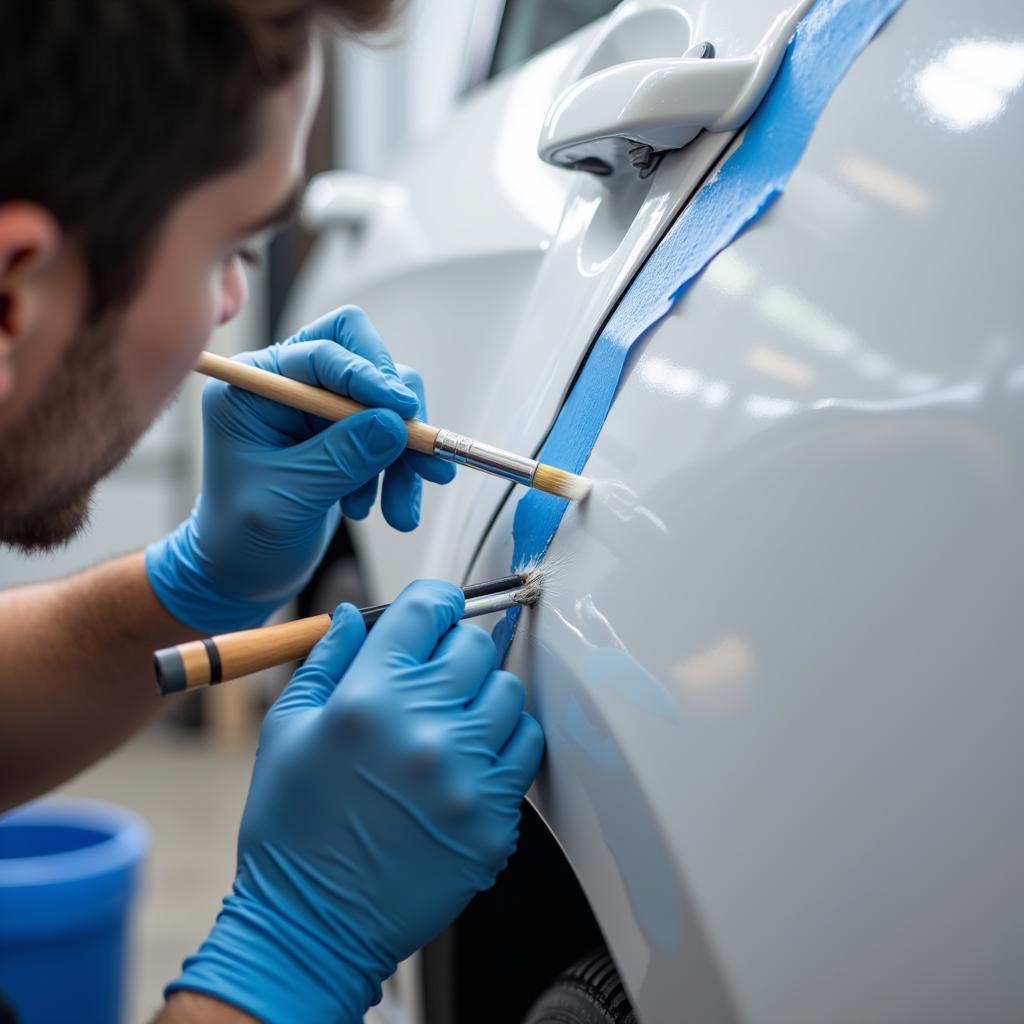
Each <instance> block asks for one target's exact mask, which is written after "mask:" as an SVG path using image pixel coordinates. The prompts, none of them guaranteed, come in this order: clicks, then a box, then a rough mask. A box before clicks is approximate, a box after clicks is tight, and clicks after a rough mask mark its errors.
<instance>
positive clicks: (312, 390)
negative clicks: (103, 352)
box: [196, 352, 438, 455]
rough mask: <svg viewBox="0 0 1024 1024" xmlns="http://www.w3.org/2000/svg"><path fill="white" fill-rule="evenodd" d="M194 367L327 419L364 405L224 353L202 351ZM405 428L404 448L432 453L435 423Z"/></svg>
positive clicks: (416, 422)
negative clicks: (229, 356)
mask: <svg viewBox="0 0 1024 1024" xmlns="http://www.w3.org/2000/svg"><path fill="white" fill-rule="evenodd" d="M196 371H197V372H198V373H201V374H203V375H204V376H207V377H215V378H216V379H217V380H222V381H224V382H225V383H226V384H234V385H235V386H236V387H240V388H244V389H245V390H246V391H252V392H253V393H254V394H257V395H262V396H263V397H264V398H269V399H270V400H271V401H274V402H280V403H281V404H282V405H290V406H291V407H292V408H293V409H301V410H302V411H303V412H308V413H311V414H312V415H314V416H322V417H323V418H324V419H327V420H344V419H347V418H348V417H349V416H354V415H355V414H356V413H357V412H363V410H364V409H366V408H367V406H365V405H360V403H359V402H354V401H353V400H352V399H351V398H345V397H344V396H343V395H336V394H335V393H334V392H333V391H328V390H327V389H326V388H316V387H313V385H312V384H303V383H302V382H301V381H297V380H292V379H291V378H290V377H282V376H281V374H279V373H271V372H270V371H269V370H261V369H259V367H256V366H249V365H248V364H246V363H239V362H236V361H235V360H234V359H225V357H224V356H218V355H214V354H213V353H212V352H203V353H202V355H200V357H199V362H198V363H196ZM405 429H406V433H407V434H408V440H407V441H406V447H407V448H411V449H412V450H413V451H416V452H423V453H424V454H426V455H433V454H434V439H435V438H436V437H437V432H438V428H437V427H432V426H431V425H430V424H429V423H424V422H423V421H422V420H406V421H405Z"/></svg>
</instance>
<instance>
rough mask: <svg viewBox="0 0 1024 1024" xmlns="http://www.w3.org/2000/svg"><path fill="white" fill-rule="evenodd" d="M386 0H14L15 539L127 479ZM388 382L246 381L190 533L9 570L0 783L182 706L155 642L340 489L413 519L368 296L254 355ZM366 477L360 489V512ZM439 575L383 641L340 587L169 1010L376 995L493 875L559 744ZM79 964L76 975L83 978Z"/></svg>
mask: <svg viewBox="0 0 1024 1024" xmlns="http://www.w3.org/2000/svg"><path fill="white" fill-rule="evenodd" d="M391 7H392V3H391V2H389V0H174V2H171V3H169V2H166V0H51V2H50V3H47V4H39V3H37V2H36V0H7V2H5V3H4V5H3V8H2V10H0V76H2V87H0V124H2V125H3V130H4V142H3V146H2V148H0V540H2V541H4V542H6V543H9V544H12V545H16V546H19V547H21V548H23V549H25V550H30V551H31V550H41V549H45V548H46V547H47V546H50V545H54V544H59V543H61V542H63V541H65V540H66V539H67V538H69V537H71V536H72V535H73V534H74V533H75V532H76V531H77V530H78V529H79V528H80V527H81V526H82V524H83V522H84V521H85V519H86V516H87V509H88V502H89V494H90V491H91V489H92V487H93V485H94V484H95V483H96V481H97V480H98V479H100V478H101V477H102V476H103V475H104V474H106V473H107V472H109V471H110V469H111V468H112V467H114V466H115V465H116V464H117V463H118V462H119V461H120V460H121V459H122V458H123V457H124V456H125V454H126V453H127V452H128V450H129V449H130V448H131V446H132V444H133V443H134V441H135V440H136V439H137V438H138V437H139V435H140V434H141V433H142V432H143V431H144V430H145V428H146V427H147V425H148V424H149V423H150V422H151V421H152V420H153V418H154V417H155V416H156V415H157V413H158V412H159V410H160V409H161V408H162V407H163V406H164V405H165V404H166V402H167V401H168V400H169V398H170V397H171V395H172V394H173V393H174V391H175V389H176V388H177V387H178V386H179V384H180V383H181V381H182V380H183V378H184V377H185V376H186V375H187V374H188V372H189V369H190V367H191V366H192V365H193V363H194V362H195V359H196V357H197V355H198V353H199V352H200V351H201V350H202V348H203V347H204V345H205V343H206V341H207V338H208V336H209V334H210V332H211V330H212V329H213V328H214V327H215V326H216V325H217V324H219V323H223V322H224V321H226V320H229V319H230V318H231V317H233V316H234V315H235V314H236V313H237V312H238V311H239V309H240V308H241V307H242V304H243V303H244V301H245V282H244V274H243V270H242V267H241V263H242V262H243V261H244V260H245V259H247V258H249V251H250V249H251V248H252V247H253V245H254V243H255V242H256V241H257V240H258V239H259V238H260V237H261V236H262V235H264V234H265V233H266V232H267V231H268V230H269V229H272V228H273V226H274V225H275V224H277V223H279V222H280V221H281V220H282V219H283V218H285V217H287V216H288V214H289V213H290V211H291V210H293V209H294V207H295V202H296V196H297V195H298V194H299V191H300V188H301V185H302V175H303V153H304V149H305V142H306V136H307V132H308V128H309V122H310V118H311V114H312V112H313V110H314V108H315V106H316V103H317V99H318V96H319V91H320V66H319V63H318V59H317V57H316V53H317V49H316V46H315V45H314V43H315V36H316V33H317V31H318V26H319V25H320V24H321V23H322V22H323V21H324V20H325V19H333V20H334V21H335V22H337V23H339V24H340V25H342V26H343V27H344V28H347V29H349V30H352V31H357V32H359V31H367V30H371V29H375V28H377V27H379V26H381V25H382V24H383V23H384V22H385V21H386V20H387V19H388V18H389V17H390V16H391V15H392V14H393V11H392V10H391ZM247 358H248V359H249V360H250V361H252V362H255V363H257V364H259V365H261V366H264V367H267V368H269V369H271V370H274V371H276V372H279V373H282V374H286V375H288V376H291V377H295V378H297V379H300V380H304V381H308V382H311V383H315V384H319V385H322V386H325V387H329V388H332V389H334V390H336V391H338V392H340V393H343V394H351V395H352V396H354V397H355V398H357V399H358V400H359V401H361V402H363V403H365V404H367V405H370V406H373V407H374V409H373V410H372V411H367V412H365V413H363V414H361V415H359V416H356V417H353V418H352V419H350V420H348V421H346V422H344V423H339V424H328V423H326V422H321V421H316V420H313V419H312V418H311V417H307V416H305V415H302V414H299V413H296V412H294V411H293V410H290V409H286V408H284V407H280V406H276V405H274V404H273V403H271V402H268V401H266V400H263V399H259V398H256V397H254V396H251V395H249V394H245V393H241V392H238V391H236V390H234V389H231V388H228V387H226V386H223V385H219V384H211V385H209V386H208V388H207V390H206V392H205V394H204V431H205V442H204V443H205V461H204V478H203V487H202V492H201V494H200V497H199V500H198V502H197V504H196V507H195V510H194V512H193V514H192V515H191V517H190V518H189V519H188V521H187V522H185V523H184V524H182V526H181V527H180V528H179V529H178V530H177V531H176V532H175V533H174V534H172V535H171V536H170V537H168V538H165V539H164V540H162V541H160V542H158V543H156V544H154V545H152V546H151V547H150V548H149V549H148V550H147V551H146V552H145V553H141V552H140V553H138V554H134V555H128V556H127V557H124V558H120V559H118V560H115V561H113V562H111V563H109V564H106V565H103V566H100V567H98V568H96V569H93V570H91V571H89V572H85V573H83V574H81V575H79V576H76V577H74V578H72V579H68V580H64V581H60V582H54V583H50V584H45V585H41V586H34V587H26V588H23V589H19V590H13V591H10V592H7V593H4V594H2V595H0V701H2V708H3V711H2V714H0V806H2V807H10V806H13V805H15V804H17V803H20V802H22V801H24V800H27V799H30V798H32V797H34V796H36V795H37V794H39V793H42V792H43V791H45V790H46V789H48V788H49V787H52V786H54V785H56V784H58V783H60V782H61V781H62V780H64V779H67V778H68V777H70V776H71V775H73V774H75V773H76V772H78V771H79V770H81V769H82V768H83V767H85V766H86V765H88V764H90V763H91V762H93V761H95V760H96V759H97V758H99V757H102V756H103V755H105V754H106V753H107V752H108V751H110V750H111V749H113V748H114V747H116V746H117V745H118V744H119V743H121V742H122V741H123V740H125V739H126V738H127V737H129V736H131V735H132V734H133V733H134V732H136V731H137V730H138V729H139V728H141V727H142V726H144V725H145V724H146V723H147V722H149V721H150V720H152V719H153V718H154V717H155V715H156V714H157V713H158V711H159V705H160V701H159V698H158V697H157V696H156V688H155V686H154V685H153V680H152V669H151V666H150V655H151V652H152V651H153V650H154V649H155V648H159V647H166V646H168V645H171V644H176V643H179V642H181V641H183V640H187V639H190V638H194V637H195V636H197V635H200V634H201V633H209V632H211V631H221V630H229V629H238V628H242V627H247V626H253V625H256V624H258V623H260V622H261V621H263V620H264V619H265V618H266V617H267V615H269V614H270V613H271V612H272V611H273V610H274V609H275V608H276V607H278V606H279V605H281V604H282V603H283V602H285V601H287V600H288V599H289V598H290V597H291V596H293V595H294V594H295V593H296V592H297V591H298V590H299V589H300V588H301V587H302V586H303V583H304V581H306V580H307V579H308V578H309V576H310V574H311V573H312V571H313V569H314V567H315V566H316V564H317V562H318V560H319V558H320V557H321V555H322V553H323V551H324V548H325V546H326V544H327V542H328V540H329V538H330V536H331V534H332V531H333V530H334V529H335V527H336V525H337V522H338V518H339V515H340V514H342V513H344V514H346V515H349V516H351V517H354V518H359V517H362V516H365V515H366V514H367V513H368V512H369V510H370V507H371V505H372V504H373V503H374V500H375V496H376V493H377V480H378V477H379V476H380V474H382V473H383V483H382V488H381V505H382V509H383V514H384V515H385V517H386V518H387V519H388V521H389V522H390V523H391V524H392V525H393V526H394V527H396V528H397V529H399V530H408V529H412V528H414V527H415V526H416V523H417V520H418V517H419V494H420V488H421V486H422V479H427V480H430V481H434V482H436V483H444V482H446V481H447V480H448V479H449V476H450V470H449V469H448V468H447V467H445V466H444V465H442V464H440V463H437V462H435V461H434V460H431V459H428V458H425V457H422V456H416V455H410V454H407V453H406V452H405V450H404V445H403V440H404V429H403V427H402V418H403V417H408V416H413V415H417V414H422V413H423V412H424V405H423V394H422V385H421V383H420V381H419V379H418V378H417V377H416V375H415V374H413V373H412V372H411V371H402V372H401V373H400V372H399V371H398V370H397V369H396V367H395V366H394V364H393V363H392V361H391V358H390V356H389V355H388V353H387V350H386V349H385V348H384V345H383V344H382V342H381V340H380V339H379V338H378V337H377V335H376V334H375V332H374V330H373V328H372V326H371V325H370V324H369V323H368V322H367V320H366V318H365V316H363V315H362V314H361V313H360V312H359V311H358V310H353V309H342V310H339V311H337V312H335V313H333V314H329V315H328V316H326V317H324V318H323V319H322V320H321V321H319V322H318V323H316V324H313V325H311V326H310V327H308V328H307V329H306V330H305V331H303V332H302V333H301V334H300V335H299V336H298V337H296V338H293V339H291V340H290V341H288V342H286V343H284V344H283V345H279V346H275V347H272V348H270V349H267V350H264V351H262V352H258V353H254V354H252V355H250V356H248V357H247ZM339 503H340V511H339ZM461 609H462V596H461V592H460V591H459V590H458V589H457V588H455V587H454V586H452V585H450V584H445V583H440V582H429V581H428V582H419V583H415V584H413V585H412V586H410V587H409V588H408V589H407V590H406V591H405V593H404V594H402V596H401V597H400V598H399V599H398V600H397V601H396V602H395V605H394V607H393V608H392V609H391V610H390V611H389V612H388V613H387V614H386V615H385V616H384V617H383V618H382V619H381V621H380V623H379V625H378V626H377V627H376V628H375V629H374V632H373V633H372V634H371V635H370V637H369V638H365V639H364V629H363V625H362V620H361V619H360V618H359V616H358V615H357V614H356V613H355V612H354V610H353V609H352V608H351V607H349V606H342V607H341V608H340V609H339V610H338V613H337V615H336V616H335V619H334V624H333V626H332V629H331V631H330V633H329V634H328V635H327V637H326V638H325V639H324V641H323V642H322V643H321V644H319V645H318V646H317V648H316V649H315V650H314V652H313V653H312V655H311V656H310V658H309V659H308V660H307V662H306V664H305V665H304V666H303V667H302V668H301V669H300V670H299V671H298V672H297V673H296V674H295V676H294V678H293V679H292V681H291V683H290V684H289V686H288V687H287V689H286V690H285V691H284V693H283V694H282V696H281V698H280V699H279V700H278V702H277V703H276V704H275V705H274V707H273V708H272V709H271V711H270V713H269V714H268V716H267V720H266V722H265V723H264V726H263V730H262V733H261V737H260V747H259V752H258V754H257V758H256V763H255V767H254V770H253V778H252V784H251V788H250V792H249V796H248V800H247V803H246V808H245V812H244V815H243V820H242V824H241V831H240V834H239V840H238V869H237V876H236V879H235V883H234V886H233V889H232V892H231V893H230V895H228V897H227V898H226V899H225V901H224V905H223V908H222V909H221V911H220V914H219V916H218V918H217V921H216V923H215V924H214V926H213V929H212V931H211V932H210V935H209V938H208V939H207V940H206V941H205V942H204V944H203V945H202V947H201V948H200V949H199V951H198V952H197V953H196V954H195V955H194V956H192V957H190V958H189V959H188V960H186V962H185V965H184V968H183V971H182V974H181V976H180V977H179V978H178V979H177V980H175V981H174V982H172V983H171V985H169V986H168V989H167V1003H166V1006H165V1008H164V1009H163V1011H162V1013H161V1015H160V1017H159V1020H160V1021H161V1022H163V1024H171V1022H175V1024H177V1022H229V1021H250V1020H252V1019H254V1018H255V1019H259V1020H266V1021H272V1022H278V1021H303V1022H317V1021H345V1022H349V1021H357V1020H359V1019H361V1017H362V1015H363V1012H364V1010H365V1009H366V1008H367V1006H369V1005H371V1004H372V1003H374V1002H375V1001H376V1000H377V999H379V997H380V984H381V981H382V980H383V979H384V978H386V977H387V976H388V975H389V974H390V973H391V972H392V971H393V970H394V968H395V966H396V964H397V962H398V961H399V960H401V959H402V958H404V957H405V956H408V955H409V954H410V953H412V952H413V951H414V950H415V949H417V948H418V947H419V946H420V945H422V944H423V943H424V942H426V941H427V940H429V939H430V938H431V937H432V936H434V935H435V934H437V933H438V932H439V931H440V930H441V929H442V928H444V927H445V926H446V925H447V924H448V923H449V922H450V921H451V920H452V919H453V918H454V917H455V916H456V915H457V914H458V912H459V911H460V910H461V909H462V907H463V906H465V904H466V903H467V902H468V900H469V899H470V898H471V897H472V895H473V894H474V893H475V892H477V891H479V890H481V889H484V888H486V887H488V886H489V885H491V884H492V882H493V880H494V878H495V876H496V874H497V872H498V871H499V870H500V869H501V868H502V867H503V865H504V864H505V862H506V860H507V857H508V856H509V854H510V852H511V851H512V849H513V848H514V845H515V839H516V832H517V823H518V817H519V805H520V802H521V799H522V795H523V793H524V792H525V790H526V788H527V787H528V785H529V783H530V780H531V778H532V777H533V775H534V773H535V771H536V769H537V766H538V763H539V760H540V756H541V747H542V739H541V735H540V729H539V726H538V725H537V723H536V722H534V721H533V720H532V719H530V718H529V717H528V716H526V715H524V714H523V713H522V707H523V692H522V687H521V685H520V683H519V682H518V680H516V679H515V677H513V676H511V675H509V674H508V673H504V672H500V671H496V663H497V658H496V654H495V650H494V646H493V644H492V643H491V641H490V638H489V637H488V636H487V635H486V634H485V633H484V632H482V631H481V630H479V629H476V628H474V627H471V626H463V625H459V624H458V620H459V616H460V613H461ZM54 984H60V979H59V978H55V979H54Z"/></svg>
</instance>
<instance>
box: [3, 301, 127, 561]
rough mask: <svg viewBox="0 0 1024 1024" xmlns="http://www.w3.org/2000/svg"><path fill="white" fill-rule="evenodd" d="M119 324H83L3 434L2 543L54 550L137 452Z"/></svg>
mask: <svg viewBox="0 0 1024 1024" xmlns="http://www.w3.org/2000/svg"><path fill="white" fill-rule="evenodd" d="M116 340H117V330H116V327H115V324H114V323H113V322H112V321H111V322H104V323H101V324H98V325H96V326H94V327H89V328H87V329H86V330H84V331H83V332H82V333H81V334H80V335H79V337H78V339H77V340H76V341H75V342H74V344H73V345H72V346H71V349H70V351H69V353H68V355H67V357H66V358H65V359H64V361H63V362H62V363H61V364H60V366H59V368H58V369H57V370H56V371H55V372H54V373H53V375H52V377H51V379H50V380H49V381H48V382H47V384H46V387H45V388H44V389H43V391H42V393H41V394H40V395H39V397H38V399H37V400H36V402H35V403H34V404H33V405H32V406H30V407H29V408H28V410H27V411H26V412H25V415H24V416H22V417H21V419H20V420H19V422H18V423H16V424H15V425H14V427H13V428H12V429H9V430H7V431H5V432H4V434H3V436H2V437H0V543H3V544H8V545H10V546H12V547H14V548H17V549H18V550H20V551H22V552H25V553H27V554H33V553H38V552H41V551H50V550H53V549H54V548H57V547H60V546H61V545H64V544H66V543H67V542H68V541H70V540H71V539H72V538H73V537H75V536H77V535H78V534H79V533H80V532H81V531H82V529H83V528H84V527H85V526H86V524H87V523H88V521H89V513H90V509H91V506H92V492H93V490H94V488H95V486H96V484H97V483H98V482H99V481H100V480H101V479H102V478H103V477H105V476H106V475H107V474H108V473H110V472H111V471H112V470H113V469H114V468H116V467H117V466H118V465H119V464H120V463H121V462H122V461H123V460H124V459H125V458H126V457H127V455H128V454H129V452H130V451H131V450H132V448H133V446H134V445H135V442H136V441H137V440H138V438H139V437H140V436H141V434H142V432H143V430H144V429H145V427H146V424H139V423H135V422H133V421H132V417H131V416H130V415H129V412H128V407H127V403H126V401H125V390H124V388H123V387H122V386H121V382H120V379H119V375H118V367H117V360H116V358H115V347H116Z"/></svg>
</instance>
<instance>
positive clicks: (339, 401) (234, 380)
mask: <svg viewBox="0 0 1024 1024" xmlns="http://www.w3.org/2000/svg"><path fill="white" fill-rule="evenodd" d="M196 372H197V373H201V374H204V375H205V376H207V377H215V378H216V379H217V380H222V381H224V382H225V383H227V384H233V385H234V386H235V387H239V388H243V389H244V390H246V391H251V392H253V393H254V394H257V395H262V396H263V397H264V398H269V399H271V400H272V401H275V402H280V403H281V404H282V405H290V406H292V407H293V408H295V409H301V410H302V411H303V412H308V413H311V414H312V415H314V416H322V417H324V419H330V420H343V419H346V418H347V417H349V416H354V415H355V414H356V413H358V412H362V411H363V410H364V409H365V408H366V406H364V405H360V404H359V402H355V401H353V400H352V399H351V398H345V397H344V396H343V395H337V394H335V393H334V392H333V391H328V390H326V388H316V387H313V386H312V385H311V384H303V383H302V382H301V381H297V380H292V379H291V378H290V377H283V376H281V375H280V374H277V373H271V372H270V371H269V370H261V369H259V368H258V367H255V366H249V365H248V364H247V363H239V362H236V361H235V360H233V359H225V358H224V356H218V355H214V354H213V353H212V352H204V353H203V354H202V355H201V356H200V357H199V362H198V363H197V364H196ZM405 428H406V432H407V433H408V438H409V439H408V441H407V447H409V448H411V449H412V450H413V451H417V452H423V453H424V454H426V455H435V456H437V458H439V459H444V460H445V461H447V462H454V463H457V464H458V465H460V466H468V467H470V468H471V469H478V470H480V471H482V472H484V473H490V474H491V475H492V476H500V477H502V478H503V479H505V480H512V481H514V482H515V483H517V484H524V485H525V486H527V487H535V488H537V490H540V491H546V492H547V493H548V494H554V495H556V496H557V497H559V498H569V499H571V500H573V501H579V500H581V499H583V498H585V497H586V496H587V495H588V494H589V493H590V481H589V480H587V479H586V478H585V477H582V476H577V475H576V474H575V473H569V472H567V471H566V470H564V469H557V468H556V467H554V466H546V465H544V463H542V462H537V461H536V460H534V459H528V458H526V457H525V456H522V455H516V454H514V453H513V452H507V451H504V450H502V449H501V448H495V447H493V446H491V445H489V444H482V443H481V442H480V441H474V440H473V439H472V438H470V437H463V436H462V435H461V434H456V433H454V432H453V431H451V430H443V429H441V428H439V427H432V426H431V425H430V424H429V423H423V422H422V421H420V420H406V421H405Z"/></svg>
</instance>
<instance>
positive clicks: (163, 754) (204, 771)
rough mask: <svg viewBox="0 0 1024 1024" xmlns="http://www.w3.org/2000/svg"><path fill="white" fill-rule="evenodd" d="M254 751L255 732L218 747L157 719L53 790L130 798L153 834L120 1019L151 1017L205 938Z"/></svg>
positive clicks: (231, 865)
mask: <svg viewBox="0 0 1024 1024" xmlns="http://www.w3.org/2000/svg"><path fill="white" fill-rule="evenodd" d="M254 750H255V736H254V737H253V738H252V739H251V741H248V740H246V741H242V742H241V743H239V744H238V745H237V746H236V747H235V748H231V749H224V748H218V747H217V746H214V745H212V744H210V743H208V742H203V741H202V740H200V739H199V738H198V737H196V736H194V735H191V734H188V733H182V732H181V731H180V730H176V729H172V728H170V727H168V726H156V727H154V728H152V729H150V730H149V731H148V732H146V733H144V734H143V735H142V736H140V737H138V738H137V739H136V740H134V741H133V742H132V743H130V744H128V745H127V746H126V747H124V748H122V749H121V750H120V751H118V752H117V753H116V754H114V755H113V756H111V757H109V758H108V759H107V760H105V761H103V762H101V763H100V764H98V765H96V766H95V767H93V768H91V769H90V770H89V771H87V772H85V773H84V774H83V775H81V776H79V777H78V778H77V779H75V780H74V781H73V782H72V783H70V784H69V785H67V786H64V787H63V788H62V789H61V791H60V792H61V793H63V794H68V795H72V796H86V797H93V798H95V799H100V800H110V801H112V802H114V803H117V804H121V805H122V806H125V807H130V808H131V809H132V810H135V811H137V812H138V813H139V814H141V815H142V817H144V818H145V819H146V821H147V822H148V823H149V827H150V829H151V830H152V833H153V848H152V851H151V854H150V858H149V862H148V864H147V865H146V870H145V874H144V884H143V890H142V894H141V897H140V905H139V913H138V915H137V918H136V931H135V942H134V950H135V963H134V964H133V965H132V967H131V972H132V973H131V981H130V988H129V999H128V1005H127V1014H126V1021H130V1022H133V1024H134V1022H138V1024H143V1022H148V1021H149V1020H151V1019H152V1017H153V1014H154V1013H155V1012H156V1010H157V1009H158V1008H159V1007H160V1006H161V1005H162V1003H163V997H162V995H161V992H162V990H163V986H164V985H165V984H166V983H167V982H168V981H169V980H170V979H171V978H173V977H174V976H175V975H176V974H177V973H178V970H179V968H180V965H181V961H182V959H183V958H184V957H185V956H187V955H188V954H189V953H191V952H192V951H193V950H195V949H196V947H197V946H198V945H199V943H200V942H201V941H202V940H203V939H204V938H205V936H206V934H207V932H208V931H209V929H210V925H211V924H212V923H213V919H214V918H215V917H216V914H217V910H218V909H219V907H220V902H221V899H222V898H223V897H224V895H225V894H226V893H227V892H228V890H229V889H230V887H231V882H232V879H233V878H234V871H235V840H236V837H237V834H238V823H239V820H240V818H241V815H242V807H243V805H244V803H245V795H246V792H247V790H248V785H249V776H250V773H251V771H252V759H253V753H254Z"/></svg>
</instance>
